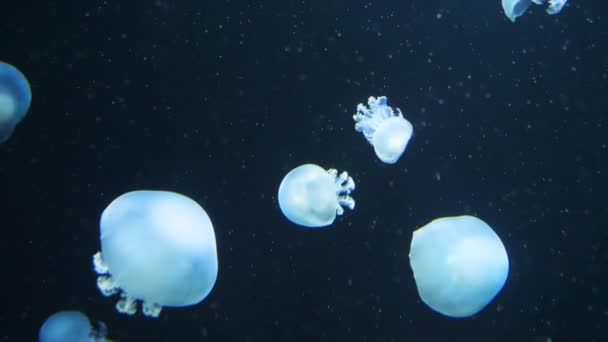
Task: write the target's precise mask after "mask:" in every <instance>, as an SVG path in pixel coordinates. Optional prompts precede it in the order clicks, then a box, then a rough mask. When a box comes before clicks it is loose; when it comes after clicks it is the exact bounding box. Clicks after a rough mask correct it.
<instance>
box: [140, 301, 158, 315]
mask: <svg viewBox="0 0 608 342" xmlns="http://www.w3.org/2000/svg"><path fill="white" fill-rule="evenodd" d="M162 309H163V307H162V306H161V305H160V304H158V303H151V302H147V301H144V302H143V303H142V305H141V311H142V312H143V313H144V315H146V316H148V317H154V318H156V317H158V316H160V311H161V310H162Z"/></svg>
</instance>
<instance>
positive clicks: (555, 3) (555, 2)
mask: <svg viewBox="0 0 608 342" xmlns="http://www.w3.org/2000/svg"><path fill="white" fill-rule="evenodd" d="M566 2H568V0H549V7H547V13H549V14H555V13H557V12H559V11H561V10H562V8H563V7H564V6H566Z"/></svg>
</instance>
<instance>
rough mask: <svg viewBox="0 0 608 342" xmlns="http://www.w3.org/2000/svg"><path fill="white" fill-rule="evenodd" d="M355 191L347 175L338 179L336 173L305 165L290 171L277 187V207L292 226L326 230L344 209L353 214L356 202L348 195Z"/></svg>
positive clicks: (351, 180)
mask: <svg viewBox="0 0 608 342" xmlns="http://www.w3.org/2000/svg"><path fill="white" fill-rule="evenodd" d="M354 189H355V182H354V181H353V178H352V177H350V176H348V173H347V172H346V171H344V172H342V173H341V174H340V175H339V176H338V171H337V170H335V169H329V170H324V169H323V168H322V167H320V166H318V165H314V164H304V165H300V166H298V167H296V168H295V169H293V170H291V171H289V173H288V174H287V175H286V176H285V178H283V181H282V182H281V185H280V186H279V207H280V208H281V211H282V212H283V215H285V217H287V219H288V220H290V221H291V222H293V223H295V224H298V225H300V226H304V227H309V228H318V227H325V226H328V225H330V224H332V223H333V222H334V220H335V219H336V215H342V214H343V213H344V209H343V208H342V207H343V206H345V207H347V208H349V209H350V210H353V209H354V208H355V200H353V199H352V198H351V197H350V196H349V195H350V193H351V192H352V191H353V190H354Z"/></svg>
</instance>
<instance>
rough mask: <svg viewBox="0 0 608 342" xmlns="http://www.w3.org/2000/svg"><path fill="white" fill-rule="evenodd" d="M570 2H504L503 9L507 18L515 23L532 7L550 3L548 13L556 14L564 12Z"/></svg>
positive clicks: (506, 0)
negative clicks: (563, 9)
mask: <svg viewBox="0 0 608 342" xmlns="http://www.w3.org/2000/svg"><path fill="white" fill-rule="evenodd" d="M567 1H568V0H502V9H503V11H504V12H505V15H506V16H507V18H509V19H510V20H511V21H515V19H517V17H520V16H522V15H523V14H524V13H525V12H526V10H527V9H528V7H530V5H532V4H533V3H534V4H537V5H543V4H545V3H548V6H547V10H546V11H547V13H548V14H556V13H558V12H559V11H561V10H562V8H563V7H564V6H565V5H566V2H567Z"/></svg>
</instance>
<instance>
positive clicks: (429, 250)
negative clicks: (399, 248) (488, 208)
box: [410, 216, 509, 317]
mask: <svg viewBox="0 0 608 342" xmlns="http://www.w3.org/2000/svg"><path fill="white" fill-rule="evenodd" d="M410 266H411V267H412V270H413V271H414V278H415V280H416V287H417V288H418V294H419V295H420V298H421V299H422V301H423V302H424V303H425V304H426V305H428V306H429V307H430V308H431V309H433V310H435V311H437V312H439V313H441V314H443V315H446V316H450V317H467V316H471V315H474V314H476V313H477V312H479V311H481V309H483V308H484V307H485V306H486V305H488V303H490V301H491V300H492V299H493V298H494V297H495V296H496V295H497V294H498V292H500V290H501V289H502V287H503V285H504V284H505V281H506V280H507V275H508V273H509V258H508V257H507V251H506V250H505V247H504V245H503V244H502V242H501V241H500V238H499V237H498V235H496V233H494V231H493V230H492V228H490V226H488V225H487V224H486V223H485V222H483V221H482V220H480V219H478V218H476V217H473V216H456V217H444V218H439V219H436V220H434V221H432V222H430V223H429V224H427V225H426V226H424V227H422V228H420V229H418V230H416V231H415V232H414V236H413V239H412V245H411V249H410Z"/></svg>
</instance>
